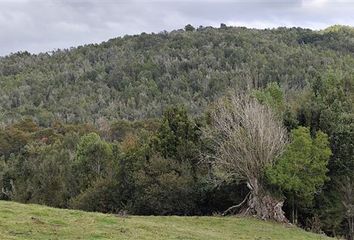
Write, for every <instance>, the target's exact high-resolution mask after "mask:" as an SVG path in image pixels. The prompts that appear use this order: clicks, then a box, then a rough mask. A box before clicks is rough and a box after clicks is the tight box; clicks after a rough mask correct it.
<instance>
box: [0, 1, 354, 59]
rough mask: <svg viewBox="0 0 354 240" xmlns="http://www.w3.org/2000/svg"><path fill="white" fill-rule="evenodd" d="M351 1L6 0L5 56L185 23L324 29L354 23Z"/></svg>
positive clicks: (1, 16)
mask: <svg viewBox="0 0 354 240" xmlns="http://www.w3.org/2000/svg"><path fill="white" fill-rule="evenodd" d="M353 11H354V1H348V0H286V1H280V0H251V1H245V0H235V1H231V0H222V1H216V0H207V1H201V0H179V1H175V0H151V1H148V0H131V1H128V0H117V1H114V0H101V1H98V0H46V1H45V0H13V1H10V0H1V1H0V28H1V29H2V33H1V35H0V36H1V37H0V56H6V55H9V54H11V53H16V52H23V51H28V52H30V53H32V54H38V53H43V52H51V51H55V50H57V49H69V48H71V47H78V46H82V45H85V44H97V43H101V42H104V41H107V40H108V39H112V38H116V37H123V36H125V35H136V34H140V33H142V32H146V33H158V32H160V31H164V30H166V31H168V32H170V31H172V30H175V29H180V28H183V27H184V26H185V25H187V24H191V25H193V26H194V27H196V28H197V27H198V26H199V25H202V26H212V27H218V26H219V25H220V23H224V24H226V25H227V26H232V27H238V26H244V27H247V28H257V29H267V28H268V29H272V28H277V27H301V28H308V29H312V30H320V29H324V28H327V27H329V26H332V25H346V26H351V25H353V23H354V15H353V14H352V12H353Z"/></svg>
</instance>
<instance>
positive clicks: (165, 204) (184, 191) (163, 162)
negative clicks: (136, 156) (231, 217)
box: [135, 156, 197, 215]
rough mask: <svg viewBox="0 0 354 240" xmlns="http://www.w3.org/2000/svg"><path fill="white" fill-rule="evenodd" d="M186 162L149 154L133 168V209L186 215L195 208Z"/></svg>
mask: <svg viewBox="0 0 354 240" xmlns="http://www.w3.org/2000/svg"><path fill="white" fill-rule="evenodd" d="M190 171H191V170H190V168H189V167H188V165H183V164H182V163H179V162H177V161H176V160H172V159H165V158H162V157H159V156H151V157H150V158H149V160H148V161H146V163H145V164H144V165H143V168H142V169H141V170H139V171H138V172H136V176H135V178H136V184H137V188H138V193H137V195H136V199H135V211H136V212H139V213H142V214H157V215H169V214H177V215H186V214H191V213H193V211H194V210H195V209H196V202H197V201H196V200H197V198H196V197H197V191H196V190H197V189H195V188H194V186H195V182H194V179H193V175H192V173H191V172H190Z"/></svg>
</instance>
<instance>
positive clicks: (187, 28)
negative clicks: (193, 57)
mask: <svg viewBox="0 0 354 240" xmlns="http://www.w3.org/2000/svg"><path fill="white" fill-rule="evenodd" d="M184 30H186V32H193V31H194V30H195V28H194V27H193V26H192V25H191V24H187V25H186V26H185V27H184Z"/></svg>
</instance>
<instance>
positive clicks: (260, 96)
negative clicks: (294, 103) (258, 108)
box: [253, 82, 285, 113]
mask: <svg viewBox="0 0 354 240" xmlns="http://www.w3.org/2000/svg"><path fill="white" fill-rule="evenodd" d="M253 95H254V96H255V97H256V98H257V100H258V101H259V102H260V103H263V104H266V105H268V106H269V107H271V108H273V109H274V110H275V111H276V112H278V113H282V112H283V111H284V108H285V102H284V93H283V90H282V89H281V88H280V86H279V84H277V83H274V82H272V83H268V84H267V87H266V88H265V89H263V90H254V91H253Z"/></svg>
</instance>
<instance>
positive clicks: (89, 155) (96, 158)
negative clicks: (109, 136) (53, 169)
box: [75, 133, 112, 190]
mask: <svg viewBox="0 0 354 240" xmlns="http://www.w3.org/2000/svg"><path fill="white" fill-rule="evenodd" d="M111 162H112V147H111V145H110V144H109V143H107V142H105V141H103V140H101V138H100V136H99V135H97V134H96V133H89V134H87V135H85V136H83V137H81V139H80V142H79V144H78V146H77V151H76V159H75V171H76V173H77V174H78V175H79V179H80V189H81V190H83V189H85V188H87V187H89V186H90V185H91V183H93V182H94V181H95V180H97V179H98V178H100V177H103V176H104V175H106V174H108V172H109V170H110V169H111V167H112V165H111Z"/></svg>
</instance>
